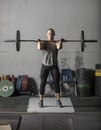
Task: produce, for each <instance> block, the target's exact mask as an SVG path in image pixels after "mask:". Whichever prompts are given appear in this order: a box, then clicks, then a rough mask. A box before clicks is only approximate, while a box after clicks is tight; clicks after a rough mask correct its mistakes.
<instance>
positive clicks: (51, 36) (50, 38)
mask: <svg viewBox="0 0 101 130" xmlns="http://www.w3.org/2000/svg"><path fill="white" fill-rule="evenodd" d="M47 38H48V40H54V32H53V31H52V30H48V32H47Z"/></svg>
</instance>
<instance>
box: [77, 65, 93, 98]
mask: <svg viewBox="0 0 101 130" xmlns="http://www.w3.org/2000/svg"><path fill="white" fill-rule="evenodd" d="M93 71H94V70H91V69H86V68H80V69H78V70H77V71H76V80H77V95H78V96H83V97H88V96H93V95H94V90H95V88H94V85H92V83H93V78H94V77H95V75H94V73H93Z"/></svg>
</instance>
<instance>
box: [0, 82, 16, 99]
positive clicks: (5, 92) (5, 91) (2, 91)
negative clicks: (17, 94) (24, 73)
mask: <svg viewBox="0 0 101 130" xmlns="http://www.w3.org/2000/svg"><path fill="white" fill-rule="evenodd" d="M13 93H14V85H13V84H12V82H10V81H8V80H2V81H1V82H0V96H2V97H9V96H11V95H12V94H13Z"/></svg>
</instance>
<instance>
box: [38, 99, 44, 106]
mask: <svg viewBox="0 0 101 130" xmlns="http://www.w3.org/2000/svg"><path fill="white" fill-rule="evenodd" d="M38 106H39V107H40V108H42V107H43V100H41V101H40V102H39V103H38Z"/></svg>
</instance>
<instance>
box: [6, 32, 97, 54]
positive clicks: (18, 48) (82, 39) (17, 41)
mask: <svg viewBox="0 0 101 130" xmlns="http://www.w3.org/2000/svg"><path fill="white" fill-rule="evenodd" d="M41 41H43V42H47V41H48V40H41ZM57 41H58V40H54V42H57ZM4 42H15V43H16V50H17V51H20V43H21V42H38V40H21V37H20V31H19V30H17V31H16V40H5V41H4ZM62 42H80V43H81V52H84V48H85V43H86V42H89V43H92V42H97V40H85V38H84V31H83V30H82V31H81V39H80V40H65V39H62Z"/></svg>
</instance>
